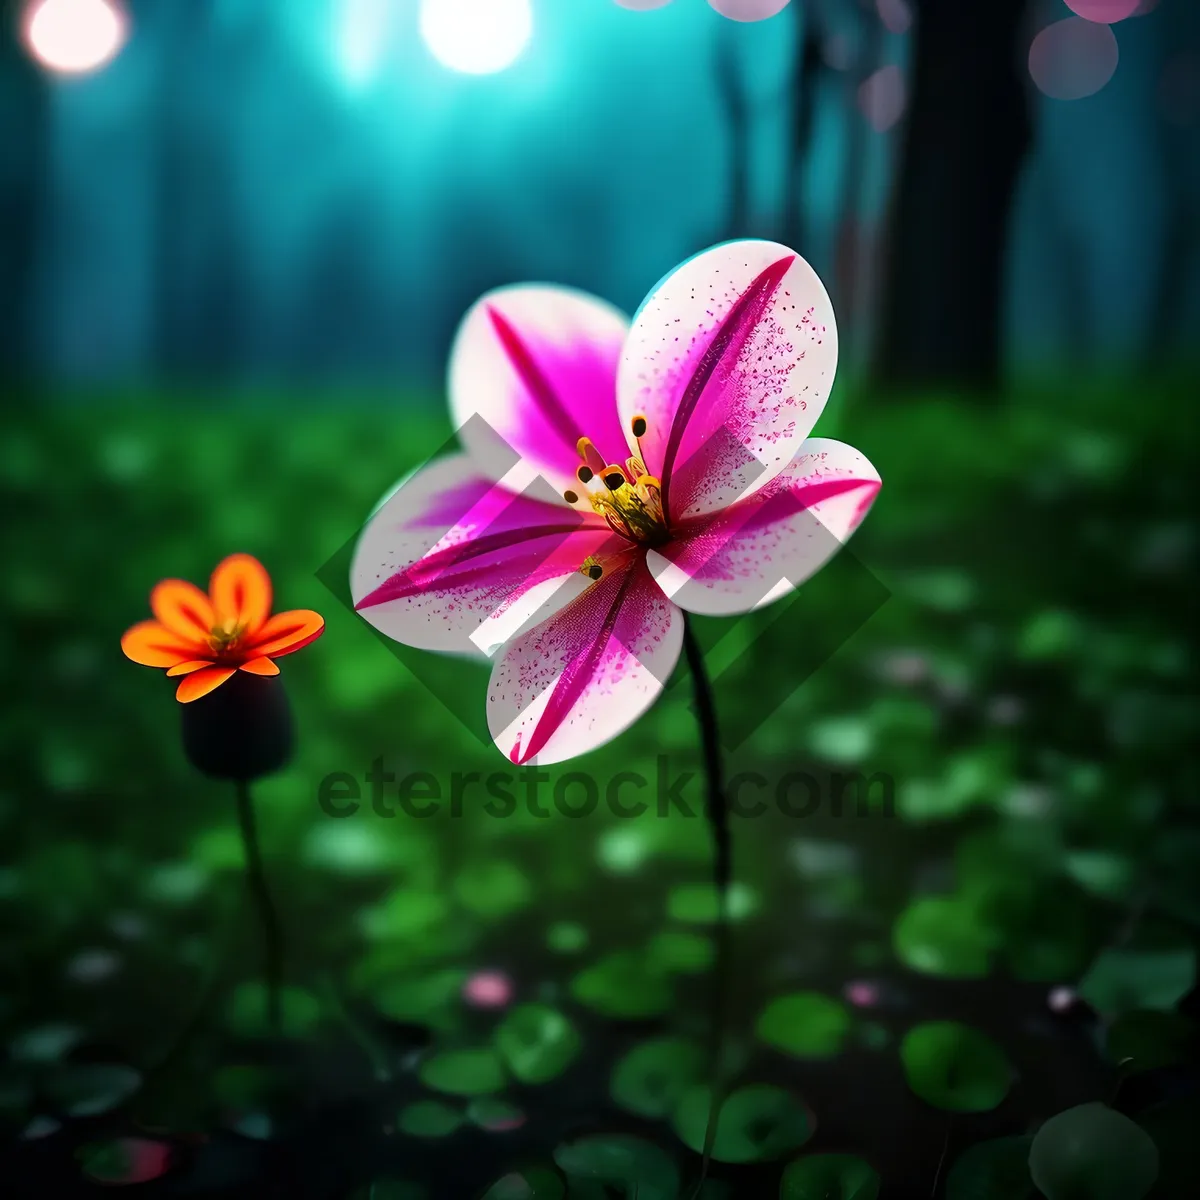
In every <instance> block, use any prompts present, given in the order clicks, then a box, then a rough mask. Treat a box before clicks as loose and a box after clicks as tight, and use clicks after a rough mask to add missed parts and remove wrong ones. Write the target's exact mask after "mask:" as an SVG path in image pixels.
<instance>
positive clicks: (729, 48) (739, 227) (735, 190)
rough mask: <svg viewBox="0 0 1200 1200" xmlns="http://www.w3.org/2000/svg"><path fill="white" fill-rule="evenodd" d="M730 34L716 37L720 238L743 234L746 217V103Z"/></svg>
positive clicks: (748, 133)
mask: <svg viewBox="0 0 1200 1200" xmlns="http://www.w3.org/2000/svg"><path fill="white" fill-rule="evenodd" d="M734 36H735V31H733V30H731V31H728V32H724V31H723V36H721V37H720V38H718V39H717V94H718V95H719V96H720V97H721V105H722V107H723V108H724V109H725V125H726V128H727V129H728V130H729V170H728V172H727V178H728V180H729V203H728V207H727V209H726V213H725V239H724V240H727V239H730V238H740V237H746V236H747V235H748V233H749V230H748V229H747V228H746V225H747V223H748V221H749V220H750V106H749V104H748V102H747V100H746V86H745V83H744V82H743V80H742V70H741V64H740V63H739V62H738V54H737V44H736V42H735V41H734Z"/></svg>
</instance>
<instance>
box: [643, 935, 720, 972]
mask: <svg viewBox="0 0 1200 1200" xmlns="http://www.w3.org/2000/svg"><path fill="white" fill-rule="evenodd" d="M646 957H647V959H648V960H649V961H650V962H651V963H652V964H653V965H654V966H656V967H657V968H658V969H659V970H660V971H662V972H664V973H665V974H671V973H677V974H680V975H695V974H699V973H701V972H703V971H706V970H707V969H708V968H709V967H710V966H711V965H712V961H713V944H712V940H711V939H710V938H707V937H705V936H704V935H703V934H700V933H689V932H687V931H686V930H683V929H663V930H660V931H659V932H658V933H656V934H655V935H654V936H653V937H652V938H651V939H650V941H649V943H648V944H647V946H646Z"/></svg>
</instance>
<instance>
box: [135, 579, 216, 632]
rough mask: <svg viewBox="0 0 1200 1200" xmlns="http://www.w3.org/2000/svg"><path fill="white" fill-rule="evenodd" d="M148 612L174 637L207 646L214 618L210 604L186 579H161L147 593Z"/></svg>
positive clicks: (214, 621)
mask: <svg viewBox="0 0 1200 1200" xmlns="http://www.w3.org/2000/svg"><path fill="white" fill-rule="evenodd" d="M150 610H151V611H152V612H153V613H154V615H155V616H156V617H157V618H158V619H159V620H160V621H161V622H162V623H163V624H164V625H165V626H166V627H167V628H168V629H169V630H170V631H171V632H172V633H173V634H175V635H176V636H177V637H179V638H182V639H183V640H184V641H187V642H199V643H200V644H201V645H203V646H206V645H207V644H208V635H209V634H210V633H211V632H212V628H213V625H214V624H215V623H216V618H215V615H214V613H213V606H212V603H211V602H210V601H209V599H208V597H207V596H206V595H205V594H204V593H203V592H202V591H201V590H200V589H199V588H198V587H197V586H196V585H195V584H194V583H188V582H187V580H185V579H164V580H163V581H162V582H161V583H158V584H155V586H154V590H153V591H152V592H151V593H150Z"/></svg>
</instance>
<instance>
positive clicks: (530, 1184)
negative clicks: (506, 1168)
mask: <svg viewBox="0 0 1200 1200" xmlns="http://www.w3.org/2000/svg"><path fill="white" fill-rule="evenodd" d="M566 1194H567V1189H566V1186H565V1185H564V1184H563V1181H562V1178H561V1176H560V1175H559V1174H558V1172H557V1171H555V1170H553V1169H552V1168H550V1167H526V1168H523V1169H522V1170H520V1171H511V1172H510V1173H509V1174H507V1175H505V1176H504V1177H503V1178H501V1179H497V1180H496V1182H495V1183H493V1184H492V1186H491V1187H490V1188H488V1190H487V1191H486V1192H484V1194H483V1195H482V1196H481V1197H480V1200H564V1197H565V1196H566Z"/></svg>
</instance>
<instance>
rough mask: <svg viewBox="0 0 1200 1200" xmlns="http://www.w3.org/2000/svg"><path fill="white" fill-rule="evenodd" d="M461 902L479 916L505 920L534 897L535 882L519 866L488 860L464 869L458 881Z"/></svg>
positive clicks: (458, 893) (455, 885)
mask: <svg viewBox="0 0 1200 1200" xmlns="http://www.w3.org/2000/svg"><path fill="white" fill-rule="evenodd" d="M454 894H455V896H456V897H457V898H458V902H459V903H460V904H461V905H462V906H463V907H464V908H466V909H468V910H469V911H471V912H473V913H474V914H475V915H476V916H478V917H483V918H485V919H487V920H494V921H501V920H503V919H504V918H505V917H509V916H511V915H512V914H513V913H515V912H519V911H520V910H521V909H522V908H525V907H526V906H527V905H528V904H529V903H530V901H531V900H532V899H533V884H531V883H530V881H529V878H528V877H527V876H526V875H525V873H524V872H523V871H522V870H521V869H520V868H519V867H517V866H514V865H513V864H512V863H510V862H504V861H502V860H495V859H488V860H487V861H484V862H479V863H474V864H472V865H470V866H467V867H465V868H464V869H463V870H462V871H460V872H459V873H458V874H457V875H456V876H455V880H454Z"/></svg>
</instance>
